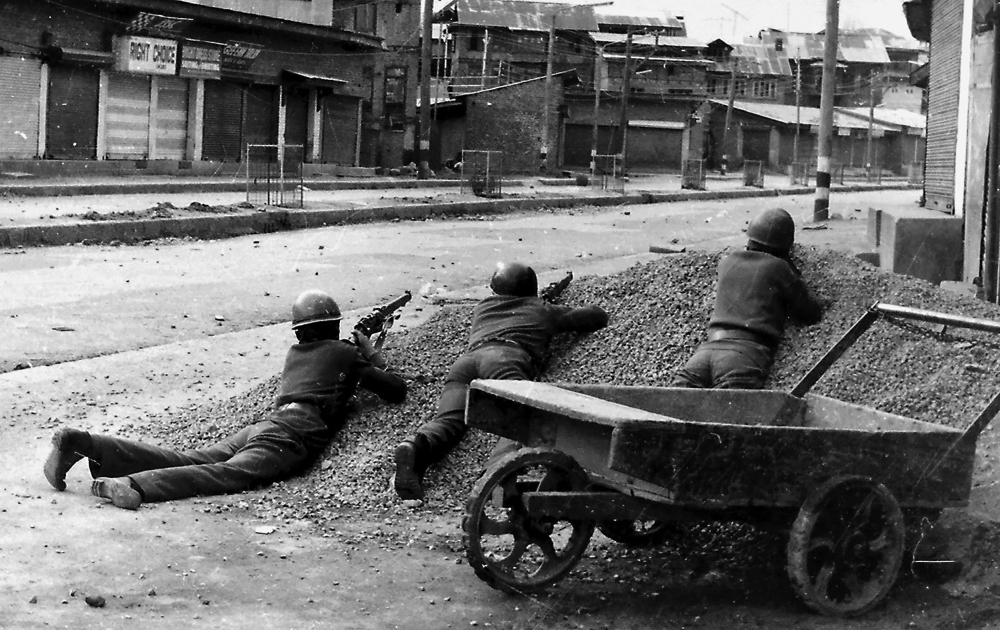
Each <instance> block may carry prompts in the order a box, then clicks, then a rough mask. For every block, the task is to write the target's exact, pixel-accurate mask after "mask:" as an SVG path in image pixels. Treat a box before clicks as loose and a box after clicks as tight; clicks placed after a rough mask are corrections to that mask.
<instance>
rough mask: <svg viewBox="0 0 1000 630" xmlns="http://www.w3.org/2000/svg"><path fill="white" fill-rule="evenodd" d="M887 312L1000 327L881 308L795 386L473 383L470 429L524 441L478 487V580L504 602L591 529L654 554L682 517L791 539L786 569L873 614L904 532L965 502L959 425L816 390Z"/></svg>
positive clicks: (801, 584)
mask: <svg viewBox="0 0 1000 630" xmlns="http://www.w3.org/2000/svg"><path fill="white" fill-rule="evenodd" d="M881 317H893V318H903V319H910V320H918V321H925V322H932V323H937V324H944V325H946V326H956V327H964V328H971V329H976V330H985V331H990V332H1000V323H997V322H993V321H989V320H982V319H972V318H966V317H959V316H954V315H947V314H943V313H937V312H933V311H924V310H919V309H910V308H905V307H899V306H892V305H887V304H876V305H874V306H872V307H871V309H869V310H868V311H867V312H866V313H865V315H864V316H863V317H862V318H861V319H860V320H859V321H858V322H857V323H856V324H855V325H854V326H853V327H852V328H851V329H850V330H849V331H848V332H847V333H846V334H845V335H844V336H843V338H842V339H841V340H840V341H838V342H837V344H836V345H835V346H834V347H833V348H832V349H831V350H830V351H829V352H828V353H827V355H825V356H824V357H823V358H822V359H821V360H820V361H819V362H818V363H817V364H816V366H815V367H814V368H813V369H812V370H811V371H810V372H809V373H808V374H807V375H806V376H805V377H804V378H803V379H802V380H801V381H800V382H799V383H798V385H796V387H795V388H793V389H792V390H791V392H788V393H786V392H781V391H767V390H698V389H682V388H663V387H613V386H602V385H575V384H560V385H552V384H545V383H535V382H530V381H502V380H477V381H473V383H472V385H471V387H470V391H469V397H468V404H467V409H466V422H467V424H468V425H469V426H471V427H475V428H477V429H480V430H483V431H487V432H490V433H493V434H496V435H498V436H501V437H504V438H507V439H509V440H513V441H515V442H517V443H519V444H520V445H521V448H520V449H518V450H515V451H513V452H510V453H508V454H506V455H504V456H502V457H501V458H499V459H498V460H497V461H495V462H493V463H492V464H491V465H490V466H489V468H488V469H487V471H486V472H485V473H484V474H483V476H482V477H481V478H480V479H479V480H478V481H477V483H476V484H475V486H474V487H473V489H472V491H471V493H470V496H469V499H468V502H467V506H466V515H465V518H464V522H463V528H464V534H465V535H464V540H465V546H466V554H467V557H468V560H469V563H470V565H471V566H472V567H473V569H474V570H475V572H476V574H477V575H478V576H479V577H480V578H481V579H483V580H484V581H486V582H487V583H489V584H490V585H491V586H493V587H495V588H498V589H501V590H504V591H507V592H510V593H530V592H534V591H538V590H541V589H543V588H545V587H547V586H549V585H551V584H553V583H555V582H557V581H558V580H560V579H562V578H563V577H564V576H565V575H566V574H567V573H568V572H569V571H570V570H571V569H572V568H573V567H574V565H575V564H576V563H577V561H578V560H579V559H580V558H581V556H582V555H583V553H584V552H585V550H586V548H587V545H588V544H589V541H590V538H591V535H592V534H593V532H594V529H595V528H597V529H600V531H601V532H602V533H604V534H605V535H606V536H608V537H610V538H612V539H614V540H617V541H619V542H622V543H625V544H628V545H633V546H650V545H656V544H660V543H662V542H663V541H665V540H667V539H668V538H669V537H670V536H672V535H674V534H675V532H676V531H677V523H678V522H679V521H738V522H748V523H756V524H767V525H769V526H779V527H783V528H786V529H787V531H788V543H787V558H786V562H787V572H788V576H789V578H790V581H791V584H792V587H793V589H794V590H795V592H796V593H797V594H798V595H799V596H800V597H801V598H802V600H803V601H804V602H805V603H806V604H807V605H808V606H809V607H811V608H812V609H814V610H816V611H818V612H821V613H824V614H830V615H838V616H851V615H857V614H861V613H863V612H865V611H868V610H870V609H871V608H872V607H874V606H875V605H877V604H878V603H879V602H880V601H881V600H882V599H883V598H884V597H885V596H886V594H887V593H888V591H889V590H890V589H891V588H892V585H893V584H894V582H895V580H896V578H897V575H898V574H899V570H900V567H901V565H902V563H903V559H904V554H905V553H906V552H907V551H906V550H907V546H906V545H907V540H906V538H907V536H906V531H907V525H913V524H915V523H919V522H920V520H922V519H924V518H929V519H935V518H937V515H938V514H939V513H940V511H941V510H942V509H944V508H950V507H964V506H966V505H968V501H969V495H970V491H971V486H972V470H973V460H974V457H975V449H976V440H977V438H978V436H979V434H980V433H981V432H982V430H983V429H984V428H985V427H986V426H987V424H988V423H989V422H990V420H991V419H992V418H993V416H994V415H995V414H996V413H997V410H998V408H1000V395H998V396H997V397H994V398H993V399H992V400H991V401H990V403H989V404H988V405H987V407H986V409H985V410H983V412H982V413H981V414H980V415H979V417H977V418H976V419H975V420H974V421H973V422H972V423H971V424H970V425H969V426H968V428H966V429H965V430H964V431H963V430H959V429H954V428H949V427H946V426H941V425H937V424H932V423H928V422H921V421H918V420H913V419H909V418H906V417H902V416H899V415H894V414H890V413H885V412H881V411H876V410H873V409H870V408H867V407H864V406H859V405H855V404H849V403H846V402H842V401H838V400H835V399H832V398H829V397H825V396H819V395H815V394H810V393H808V391H809V389H810V388H811V387H812V386H813V384H815V382H816V381H817V380H818V379H819V378H820V377H821V376H822V374H823V373H824V372H826V370H827V369H828V368H829V367H830V365H831V364H833V362H834V361H836V359H837V358H838V357H839V356H841V355H842V354H843V353H844V352H845V351H846V350H847V349H848V348H849V347H850V346H851V344H853V343H854V341H856V340H857V338H858V337H860V336H861V334H862V333H863V332H864V331H865V330H867V329H868V328H869V327H870V326H871V324H872V323H874V322H875V321H877V320H878V319H879V318H881Z"/></svg>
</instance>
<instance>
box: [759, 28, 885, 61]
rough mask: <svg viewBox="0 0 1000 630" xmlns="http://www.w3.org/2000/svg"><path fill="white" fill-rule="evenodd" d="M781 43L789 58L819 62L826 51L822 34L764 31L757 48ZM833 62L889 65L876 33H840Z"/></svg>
mask: <svg viewBox="0 0 1000 630" xmlns="http://www.w3.org/2000/svg"><path fill="white" fill-rule="evenodd" d="M778 39H780V40H781V48H782V50H781V53H780V54H783V55H784V56H785V57H787V58H790V59H795V58H796V57H797V58H799V59H822V58H823V50H824V49H825V48H826V36H825V35H824V34H823V33H782V32H781V31H764V32H761V34H760V40H759V41H760V45H762V46H764V47H765V48H769V49H771V50H775V49H776V48H777V44H778V42H777V40H778ZM837 40H838V41H837V44H838V50H837V60H838V61H845V62H852V63H889V52H888V51H887V50H886V44H885V41H884V40H883V39H882V36H881V35H879V34H874V33H868V32H858V33H851V32H842V33H840V34H839V36H838V38H837Z"/></svg>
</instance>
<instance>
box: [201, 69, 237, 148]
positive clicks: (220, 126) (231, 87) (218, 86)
mask: <svg viewBox="0 0 1000 630" xmlns="http://www.w3.org/2000/svg"><path fill="white" fill-rule="evenodd" d="M204 128H205V132H204V142H203V148H202V157H203V158H204V159H206V160H212V161H216V162H239V161H240V160H241V156H242V149H241V147H242V137H241V132H242V128H243V90H242V88H241V86H239V85H237V84H235V83H225V82H223V81H205V119H204Z"/></svg>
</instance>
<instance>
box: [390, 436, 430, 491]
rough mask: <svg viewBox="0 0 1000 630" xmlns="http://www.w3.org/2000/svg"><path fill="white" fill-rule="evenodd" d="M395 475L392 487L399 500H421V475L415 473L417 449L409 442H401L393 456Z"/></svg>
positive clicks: (422, 489)
mask: <svg viewBox="0 0 1000 630" xmlns="http://www.w3.org/2000/svg"><path fill="white" fill-rule="evenodd" d="M394 459H395V461H396V474H395V475H394V476H393V478H392V485H393V487H394V488H395V489H396V494H397V495H399V498H401V499H408V500H413V499H423V498H424V485H423V479H422V475H421V474H420V473H419V472H418V471H417V448H416V446H415V445H414V443H413V442H412V441H411V440H406V441H405V442H401V443H400V444H399V446H397V447H396V452H395V454H394Z"/></svg>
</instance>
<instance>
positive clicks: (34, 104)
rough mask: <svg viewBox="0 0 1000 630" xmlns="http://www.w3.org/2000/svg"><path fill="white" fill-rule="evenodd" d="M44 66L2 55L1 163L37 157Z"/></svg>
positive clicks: (16, 56) (31, 59) (23, 58)
mask: <svg viewBox="0 0 1000 630" xmlns="http://www.w3.org/2000/svg"><path fill="white" fill-rule="evenodd" d="M41 84H42V62H41V61H39V60H38V59H36V58H34V57H30V56H28V55H4V54H0V85H2V86H4V89H3V92H2V93H0V98H2V101H0V102H2V103H3V105H2V109H3V116H0V159H5V158H10V159H31V158H35V157H38V132H39V124H40V112H39V94H40V90H41Z"/></svg>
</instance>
